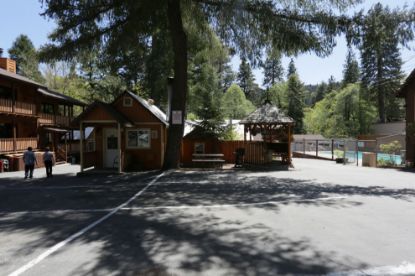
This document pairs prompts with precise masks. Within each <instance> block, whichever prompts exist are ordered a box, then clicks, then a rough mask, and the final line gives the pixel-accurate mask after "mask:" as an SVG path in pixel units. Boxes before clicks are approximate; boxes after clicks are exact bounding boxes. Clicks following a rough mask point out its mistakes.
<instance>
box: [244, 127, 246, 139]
mask: <svg viewBox="0 0 415 276" xmlns="http://www.w3.org/2000/svg"><path fill="white" fill-rule="evenodd" d="M244 142H246V125H244Z"/></svg>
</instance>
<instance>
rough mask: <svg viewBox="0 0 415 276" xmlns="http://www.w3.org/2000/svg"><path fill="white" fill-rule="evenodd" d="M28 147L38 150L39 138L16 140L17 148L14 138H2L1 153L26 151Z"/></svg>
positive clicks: (0, 142)
mask: <svg viewBox="0 0 415 276" xmlns="http://www.w3.org/2000/svg"><path fill="white" fill-rule="evenodd" d="M28 147H32V148H33V149H36V148H37V138H31V137H30V138H16V148H14V142H13V138H0V152H13V151H24V150H26V149H27V148H28Z"/></svg>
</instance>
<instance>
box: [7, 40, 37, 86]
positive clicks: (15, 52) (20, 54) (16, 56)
mask: <svg viewBox="0 0 415 276" xmlns="http://www.w3.org/2000/svg"><path fill="white" fill-rule="evenodd" d="M9 56H10V58H11V59H13V60H15V61H16V72H17V74H19V75H22V76H25V77H27V78H29V79H32V80H35V81H37V82H40V83H43V82H44V79H43V77H42V74H41V73H40V70H39V59H38V54H37V51H36V48H35V46H33V43H32V41H31V40H30V38H29V37H28V36H27V35H23V34H22V35H19V36H18V37H17V38H16V40H15V41H14V42H13V45H12V47H11V48H10V49H9Z"/></svg>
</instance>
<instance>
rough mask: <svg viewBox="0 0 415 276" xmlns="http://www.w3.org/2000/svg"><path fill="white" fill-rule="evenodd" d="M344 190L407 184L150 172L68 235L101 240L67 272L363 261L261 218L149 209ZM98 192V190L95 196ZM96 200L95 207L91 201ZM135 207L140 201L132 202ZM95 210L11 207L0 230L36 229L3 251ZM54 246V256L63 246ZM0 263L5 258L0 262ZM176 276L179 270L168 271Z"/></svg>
mask: <svg viewBox="0 0 415 276" xmlns="http://www.w3.org/2000/svg"><path fill="white" fill-rule="evenodd" d="M124 181H125V182H122V184H121V186H123V187H124V186H129V185H133V186H134V187H135V188H136V189H135V190H134V189H132V190H134V191H135V192H137V191H138V190H140V188H142V187H144V186H142V185H141V186H140V185H137V179H135V180H134V177H132V178H131V179H128V177H127V178H126V179H124ZM119 182H120V180H118V182H117V183H119ZM114 183H115V182H114ZM132 190H128V191H129V192H128V195H126V197H125V198H128V197H130V196H131V194H132ZM110 192H111V193H112V191H110ZM130 192H131V193H130ZM107 193H108V191H107ZM124 193H125V192H124ZM120 194H123V193H122V192H121V193H120ZM353 195H362V196H369V197H389V198H393V199H402V200H411V199H412V198H413V197H414V196H415V191H414V190H411V189H387V188H383V187H378V186H373V187H357V186H344V185H337V184H335V183H325V184H321V183H316V182H314V181H307V180H296V179H290V178H274V177H265V176H262V177H254V176H247V175H245V174H244V173H230V172H224V173H215V174H211V173H209V172H174V173H171V174H169V175H167V176H165V177H163V178H162V179H160V181H159V182H158V183H156V184H155V185H153V186H151V187H150V188H149V189H148V190H147V191H146V192H145V193H143V194H142V195H141V196H140V197H139V198H137V200H135V201H134V202H133V204H131V205H130V206H131V207H137V208H138V209H130V210H123V211H120V212H119V213H117V214H116V215H115V216H113V217H111V218H110V219H109V220H107V221H105V222H104V223H102V224H101V225H99V226H98V227H95V228H93V229H92V230H91V231H90V232H88V233H86V234H84V235H82V236H81V237H80V238H78V239H77V240H76V241H74V242H73V243H75V244H88V243H93V242H99V243H100V244H101V246H102V247H101V249H100V254H99V256H98V258H97V259H95V260H93V261H91V260H89V261H85V262H84V263H80V264H79V265H78V266H77V268H76V269H74V270H72V271H71V272H70V273H71V274H72V275H91V274H92V275H106V274H112V275H170V274H168V273H173V274H174V273H176V271H180V272H183V271H184V272H185V273H187V274H192V275H194V274H200V273H208V274H212V275H218V274H219V275H276V274H287V273H291V274H324V273H328V272H332V271H339V270H348V269H351V268H353V269H356V268H365V267H366V265H365V264H364V263H361V262H359V261H357V260H356V259H344V258H343V259H342V257H339V256H336V252H334V251H321V250H319V249H317V247H316V246H315V245H313V243H312V242H311V241H310V240H309V239H307V238H300V239H290V238H288V237H285V236H283V235H280V234H278V233H277V232H276V230H275V229H273V228H271V227H269V226H267V225H266V224H263V223H254V224H252V223H251V224H250V223H249V222H247V221H245V220H241V219H237V218H233V219H227V220H225V221H224V220H223V218H221V217H220V215H219V214H217V213H214V212H205V210H204V209H200V211H196V213H195V211H194V212H188V211H186V210H181V209H168V208H165V209H163V208H160V209H151V208H149V207H156V206H158V207H162V206H183V205H185V206H187V205H189V206H195V205H214V204H250V203H252V204H255V203H264V202H280V203H281V204H304V205H310V206H315V207H319V206H326V207H330V208H349V207H353V206H356V205H359V204H361V203H359V202H355V201H352V200H348V199H347V198H346V199H345V200H336V199H333V200H317V199H321V198H327V197H332V196H353ZM102 196H104V194H102V195H100V196H99V197H97V198H102ZM109 197H110V196H109ZM97 198H92V199H91V200H92V201H94V200H95V199H97ZM125 198H124V197H121V196H120V197H118V198H116V199H110V200H109V201H110V204H107V205H105V204H103V206H108V207H109V208H111V207H115V206H117V205H118V204H120V203H122V202H124V201H125ZM117 200H119V201H118V202H116V201H117ZM71 202H72V201H71ZM75 203H76V201H75ZM96 203H97V204H98V205H99V202H96ZM71 204H73V202H72V203H71ZM82 204H86V203H84V202H83V201H82V200H81V201H80V203H78V207H79V208H84V206H80V205H82ZM111 204H112V206H110V205H111ZM88 206H89V205H88ZM103 206H100V207H103ZM45 207H46V205H45ZM54 207H55V209H56V206H54ZM141 207H145V208H146V209H139V208H141ZM95 208H97V207H96V204H95ZM234 208H237V209H240V210H247V206H244V205H241V206H238V205H235V206H234ZM259 208H261V209H263V210H271V211H273V212H274V213H277V212H278V211H279V207H278V204H262V205H261V206H259ZM102 216H103V214H97V213H93V214H91V213H81V214H76V213H68V214H59V215H56V214H55V215H53V214H51V215H45V214H30V213H21V214H18V215H14V216H12V215H10V216H5V217H3V218H1V219H0V232H1V233H2V235H7V234H8V233H16V232H20V233H27V234H30V233H34V234H36V235H38V236H39V238H37V239H35V240H32V241H28V242H26V243H24V244H23V245H22V246H21V248H22V249H19V250H15V251H14V252H11V253H10V254H11V255H12V257H11V259H13V257H19V256H22V255H30V254H32V253H33V252H34V250H36V249H38V248H39V247H43V248H48V247H50V246H53V245H55V244H56V243H58V242H61V241H62V240H64V239H66V238H67V237H68V236H70V235H71V234H73V233H75V232H76V231H78V230H80V229H81V228H83V227H85V226H86V225H88V224H89V223H91V222H93V221H95V220H96V219H98V218H100V217H102ZM62 254H63V256H64V252H63V253H62ZM339 260H341V261H339ZM2 265H3V266H5V265H6V264H2V263H0V270H2ZM22 265H23V264H22ZM215 269H217V270H215ZM177 275H180V273H178V272H177Z"/></svg>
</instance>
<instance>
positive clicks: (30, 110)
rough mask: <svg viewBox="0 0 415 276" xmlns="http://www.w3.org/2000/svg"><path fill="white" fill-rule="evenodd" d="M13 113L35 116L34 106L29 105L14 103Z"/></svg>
mask: <svg viewBox="0 0 415 276" xmlns="http://www.w3.org/2000/svg"><path fill="white" fill-rule="evenodd" d="M14 112H15V113H18V114H26V115H36V105H34V104H31V103H23V102H16V106H15V108H14Z"/></svg>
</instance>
